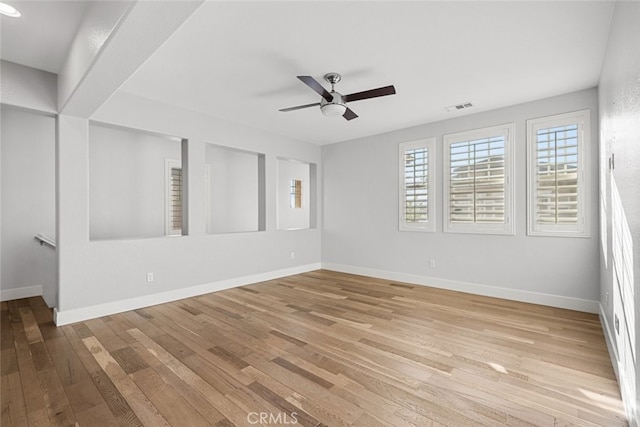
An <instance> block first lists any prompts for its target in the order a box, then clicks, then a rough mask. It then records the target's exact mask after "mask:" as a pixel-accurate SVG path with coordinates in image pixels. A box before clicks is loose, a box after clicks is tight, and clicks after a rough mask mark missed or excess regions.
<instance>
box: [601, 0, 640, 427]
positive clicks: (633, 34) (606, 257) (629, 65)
mask: <svg viewBox="0 0 640 427" xmlns="http://www.w3.org/2000/svg"><path fill="white" fill-rule="evenodd" d="M638 22H640V3H638V2H616V6H615V11H614V16H613V20H612V22H611V33H610V35H609V44H608V46H607V53H606V57H605V61H604V66H603V69H602V74H601V77H600V85H599V90H598V95H599V104H600V128H601V144H602V147H601V153H602V161H603V165H602V166H603V168H602V172H603V176H602V178H603V180H602V182H601V190H602V193H603V194H602V196H603V197H602V203H603V206H602V212H603V214H604V216H605V218H603V220H602V224H603V230H602V231H603V241H602V243H603V244H602V249H601V252H600V266H601V267H600V268H601V275H600V281H601V289H600V298H599V299H600V304H601V306H600V307H601V310H602V312H601V318H602V320H603V322H604V325H605V329H606V331H605V332H606V337H607V341H608V344H609V345H610V347H609V348H610V349H611V350H612V353H613V355H614V357H613V364H614V367H616V368H617V370H618V371H619V368H618V366H617V363H618V361H619V360H620V359H621V358H622V357H624V355H623V354H620V349H619V348H618V347H619V341H620V339H619V336H618V334H617V333H616V331H615V329H614V321H613V316H614V307H613V305H614V304H613V300H614V294H615V293H616V292H615V291H614V286H617V285H618V283H617V281H618V280H617V279H614V277H615V276H616V273H615V269H614V265H615V264H617V265H618V266H620V260H614V256H613V255H614V253H615V252H614V251H615V249H614V248H615V247H616V246H618V249H619V245H617V244H616V242H615V241H614V239H612V235H613V234H614V232H616V231H620V230H614V229H613V228H612V216H613V214H614V211H615V209H616V208H615V207H614V203H613V202H614V200H615V199H616V197H613V196H612V194H614V193H617V195H618V196H619V201H620V206H618V209H621V210H622V212H624V215H625V218H626V221H625V222H626V226H625V224H624V222H623V224H620V225H621V227H616V228H618V229H619V228H622V229H625V228H626V234H627V237H628V238H629V241H628V243H627V244H626V245H625V246H624V248H622V251H623V252H624V256H625V257H626V258H627V259H626V260H624V261H623V263H622V264H623V265H624V264H626V267H627V268H628V271H627V274H621V275H620V276H621V277H620V282H621V283H623V284H625V285H627V286H628V287H629V288H630V289H631V292H633V293H634V295H633V296H632V295H628V294H627V295H626V296H625V297H626V298H627V299H628V300H627V306H632V307H634V308H633V311H634V317H635V319H634V320H633V323H634V324H635V330H636V338H635V343H634V344H635V351H636V354H635V358H636V359H635V360H636V362H635V365H634V366H632V367H627V369H629V368H631V369H634V370H635V376H636V381H635V390H636V392H635V395H630V393H625V392H624V386H623V387H622V389H623V398H624V400H625V401H626V403H627V410H628V412H629V413H631V412H633V414H630V415H631V417H630V418H631V420H632V421H631V425H632V426H638V425H639V423H640V421H639V419H640V409H639V408H640V394H638V392H637V390H640V369H639V363H638V360H639V358H638V353H637V352H638V351H639V350H640V336H639V335H638V331H640V310H639V309H638V308H639V307H640V285H639V283H640V249H639V248H640V215H638V213H639V212H640V49H639V48H638V46H639V45H638V40H640V26H639V25H638ZM612 154H615V169H614V170H613V171H612V174H610V173H609V170H608V159H609V158H610V157H611V155H612ZM614 182H615V185H612V184H613V183H614ZM619 255H620V254H619V253H618V254H616V256H618V257H619ZM629 274H630V277H629ZM625 276H626V277H625ZM626 281H628V283H625V282H626ZM617 314H618V317H619V318H621V316H622V313H621V311H620V310H617ZM620 321H621V322H622V319H621V320H620ZM619 373H620V372H619ZM623 376H626V378H630V377H631V375H628V374H627V375H624V374H623ZM620 379H621V381H620V382H621V383H622V382H624V381H625V378H620ZM634 423H635V424H634Z"/></svg>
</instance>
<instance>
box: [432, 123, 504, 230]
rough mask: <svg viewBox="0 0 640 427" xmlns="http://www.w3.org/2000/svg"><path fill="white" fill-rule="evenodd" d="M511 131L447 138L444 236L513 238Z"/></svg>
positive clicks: (497, 129) (498, 129)
mask: <svg viewBox="0 0 640 427" xmlns="http://www.w3.org/2000/svg"><path fill="white" fill-rule="evenodd" d="M512 138H513V125H504V126H496V127H491V128H485V129H478V130H474V131H470V132H462V133H456V134H450V135H445V137H444V156H445V161H444V164H445V176H444V178H445V185H444V192H445V197H444V201H445V202H444V203H445V206H444V211H445V231H449V232H462V233H498V234H512V233H513V220H512V218H511V217H512V212H513V207H512V204H513V195H512V187H513V183H512V175H513V174H512V172H511V170H512V167H513V165H512V161H511V152H512V144H513V142H512Z"/></svg>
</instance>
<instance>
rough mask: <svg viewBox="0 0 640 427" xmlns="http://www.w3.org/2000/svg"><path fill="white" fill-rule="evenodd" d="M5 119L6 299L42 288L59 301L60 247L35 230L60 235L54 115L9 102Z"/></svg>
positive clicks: (0, 144) (0, 141) (1, 146)
mask: <svg viewBox="0 0 640 427" xmlns="http://www.w3.org/2000/svg"><path fill="white" fill-rule="evenodd" d="M0 119H1V123H2V126H1V128H2V133H1V136H0V152H1V155H0V158H1V159H2V167H1V171H2V178H1V186H2V205H1V206H2V215H1V219H2V227H1V230H2V232H1V235H2V239H1V240H0V246H1V247H2V250H1V252H0V253H1V264H2V269H1V272H2V273H1V276H0V283H1V286H0V287H1V289H2V299H3V300H4V299H15V298H22V297H25V296H32V295H33V294H34V293H35V294H39V292H42V295H43V297H44V299H45V301H46V302H47V304H48V305H49V306H54V305H55V302H56V292H57V284H56V253H55V250H54V249H52V248H50V247H48V246H40V244H39V243H38V242H37V241H36V240H35V239H34V235H35V234H36V233H43V234H45V235H47V236H50V237H52V238H54V239H55V119H53V118H52V117H47V116H43V115H38V114H34V113H29V112H26V111H22V110H17V109H13V108H9V107H5V106H3V107H2V112H1V117H0ZM40 288H41V290H40Z"/></svg>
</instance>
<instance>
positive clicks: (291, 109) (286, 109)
mask: <svg viewBox="0 0 640 427" xmlns="http://www.w3.org/2000/svg"><path fill="white" fill-rule="evenodd" d="M319 105H320V103H319V102H316V103H313V104H307V105H298V106H297V107H289V108H283V109H282V110H278V111H282V112H287V111H295V110H302V109H303V108H309V107H317V106H319Z"/></svg>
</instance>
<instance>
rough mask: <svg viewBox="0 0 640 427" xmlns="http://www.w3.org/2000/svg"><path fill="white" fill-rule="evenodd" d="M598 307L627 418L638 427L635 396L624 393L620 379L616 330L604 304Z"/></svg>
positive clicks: (638, 420)
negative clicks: (610, 324)
mask: <svg viewBox="0 0 640 427" xmlns="http://www.w3.org/2000/svg"><path fill="white" fill-rule="evenodd" d="M598 307H599V310H600V313H599V315H600V324H601V325H602V331H603V332H604V340H605V342H606V343H607V350H609V358H610V359H611V365H612V366H613V371H614V372H615V374H616V379H617V380H618V388H619V390H620V394H621V395H622V404H623V405H624V409H625V414H626V416H627V419H628V420H629V427H638V426H639V425H640V424H639V423H640V414H633V413H632V412H633V405H632V399H633V398H634V397H633V396H625V395H624V387H622V381H620V372H619V367H618V363H619V359H618V346H617V345H616V340H615V339H614V335H613V333H614V330H613V329H611V327H610V326H609V321H608V320H607V316H606V315H605V313H604V308H603V307H602V304H601V303H598ZM636 411H637V410H636Z"/></svg>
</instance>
